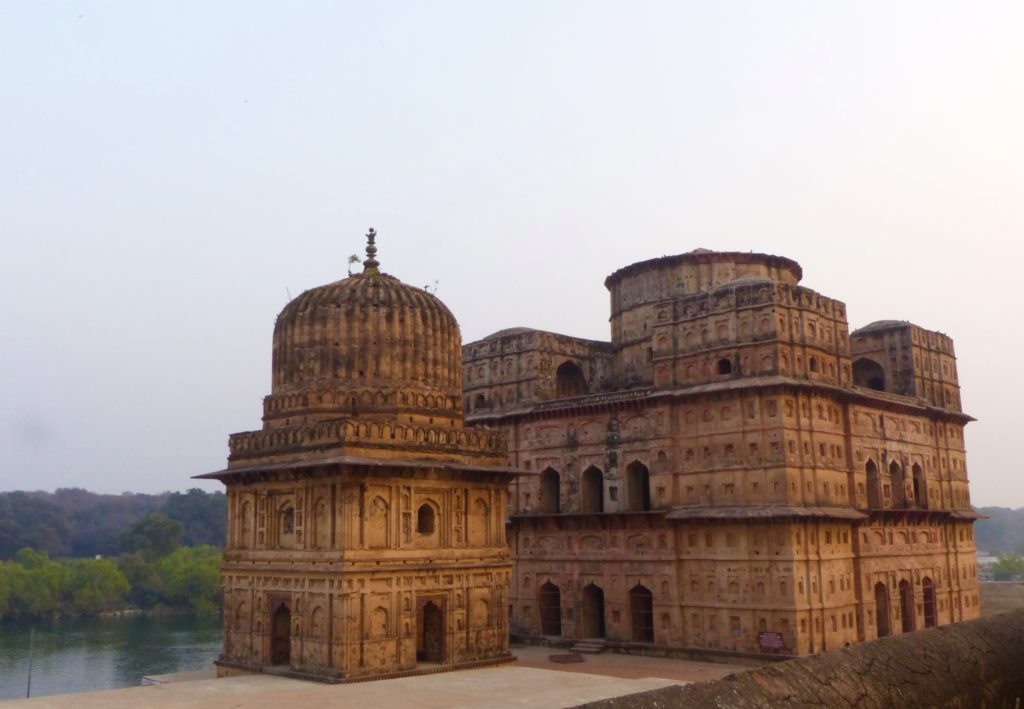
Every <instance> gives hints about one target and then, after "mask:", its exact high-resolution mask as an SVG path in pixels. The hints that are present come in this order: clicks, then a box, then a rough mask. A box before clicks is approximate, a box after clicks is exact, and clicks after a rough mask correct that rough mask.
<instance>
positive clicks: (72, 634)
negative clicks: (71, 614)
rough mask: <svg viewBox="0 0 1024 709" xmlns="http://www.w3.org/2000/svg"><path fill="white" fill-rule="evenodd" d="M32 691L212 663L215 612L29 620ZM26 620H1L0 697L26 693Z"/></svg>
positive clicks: (131, 680)
mask: <svg viewBox="0 0 1024 709" xmlns="http://www.w3.org/2000/svg"><path fill="white" fill-rule="evenodd" d="M35 628H36V631H35V641H34V651H33V660H32V696H33V697H38V696H43V695H47V694H61V693H64V692H86V691H90V690H95V689H115V688H118V687H135V686H138V685H139V683H140V682H141V681H142V678H143V677H145V676H147V675H156V674H165V673H168V672H184V671H186V670H199V669H205V668H209V667H212V665H213V661H214V660H215V659H216V658H217V655H218V654H219V653H220V650H221V646H222V639H221V637H222V636H221V620H220V617H219V616H212V617H203V618H193V617H188V616H169V617H162V618H146V617H131V618H87V619H79V618H73V619H65V620H59V621H40V622H37V623H36V624H35ZM28 646H29V625H28V624H27V623H2V624H0V700H3V699H17V698H22V697H24V696H25V688H26V683H27V681H28V664H29V663H28V655H29V653H28Z"/></svg>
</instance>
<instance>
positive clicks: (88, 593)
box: [68, 559, 131, 615]
mask: <svg viewBox="0 0 1024 709" xmlns="http://www.w3.org/2000/svg"><path fill="white" fill-rule="evenodd" d="M68 567H69V570H70V571H71V579H70V588H69V591H70V594H71V599H70V600H71V607H72V609H73V610H74V612H76V613H85V614H87V615H95V614H96V613H102V612H104V611H111V610H115V609H117V608H120V607H121V605H122V603H123V602H124V597H125V595H126V594H127V593H128V591H129V590H130V589H131V587H130V586H129V584H128V579H127V578H126V577H125V575H124V574H123V573H122V572H121V570H120V569H118V568H117V566H116V565H115V564H114V562H112V561H110V560H109V559H75V560H74V561H71V562H69V563H68Z"/></svg>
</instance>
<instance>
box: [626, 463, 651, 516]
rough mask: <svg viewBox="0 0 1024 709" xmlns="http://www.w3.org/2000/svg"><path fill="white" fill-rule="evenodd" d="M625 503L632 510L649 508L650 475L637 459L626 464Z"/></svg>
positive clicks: (640, 510) (641, 510)
mask: <svg viewBox="0 0 1024 709" xmlns="http://www.w3.org/2000/svg"><path fill="white" fill-rule="evenodd" d="M626 505H627V509H629V510H630V511H633V512H646V511H647V510H649V509H651V475H650V472H649V471H648V470H647V466H646V465H644V464H643V463H641V462H640V461H638V460H635V461H633V462H632V463H630V464H629V465H627V466H626Z"/></svg>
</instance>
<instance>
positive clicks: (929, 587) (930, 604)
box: [921, 576, 936, 628]
mask: <svg viewBox="0 0 1024 709" xmlns="http://www.w3.org/2000/svg"><path fill="white" fill-rule="evenodd" d="M921 593H922V594H923V595H924V627H926V628H933V627H935V624H936V614H935V584H934V583H933V582H932V580H931V577H929V576H925V577H924V578H923V579H921Z"/></svg>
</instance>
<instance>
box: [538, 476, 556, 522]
mask: <svg viewBox="0 0 1024 709" xmlns="http://www.w3.org/2000/svg"><path fill="white" fill-rule="evenodd" d="M560 494H561V477H560V476H559V474H558V471H557V470H554V469H553V468H547V469H546V470H545V471H544V472H543V473H541V474H540V507H541V510H542V511H543V512H545V513H546V514H552V515H553V514H558V513H559V512H560V511H561V502H560V500H559V496H560Z"/></svg>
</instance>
